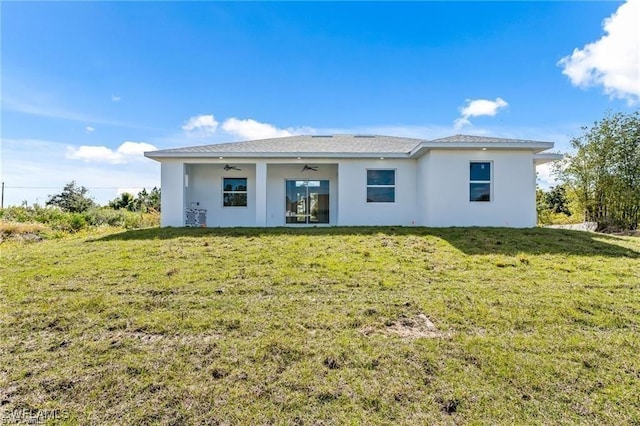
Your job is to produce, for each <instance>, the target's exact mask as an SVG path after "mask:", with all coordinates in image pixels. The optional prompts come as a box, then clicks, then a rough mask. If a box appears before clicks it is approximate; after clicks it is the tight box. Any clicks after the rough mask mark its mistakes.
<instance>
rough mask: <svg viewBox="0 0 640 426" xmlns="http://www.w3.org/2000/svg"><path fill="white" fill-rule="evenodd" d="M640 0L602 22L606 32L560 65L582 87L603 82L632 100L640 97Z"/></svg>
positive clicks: (613, 94)
mask: <svg viewBox="0 0 640 426" xmlns="http://www.w3.org/2000/svg"><path fill="white" fill-rule="evenodd" d="M639 22H640V0H629V1H627V2H626V3H624V4H622V5H621V6H620V7H619V8H618V10H617V11H616V12H615V13H614V14H613V15H611V16H610V17H608V18H607V19H605V20H604V21H603V23H602V26H603V29H604V31H605V33H606V35H604V36H602V37H601V38H600V39H599V40H597V41H595V42H593V43H589V44H587V45H585V46H584V47H583V48H582V49H577V48H576V49H574V51H573V53H572V54H571V55H570V56H565V57H564V58H562V59H561V60H560V61H559V62H558V65H559V66H561V67H563V70H562V73H563V74H564V75H566V76H567V77H569V79H570V80H571V83H572V84H573V85H575V86H578V87H590V86H598V85H601V86H602V87H603V88H604V92H605V93H606V94H608V95H610V96H611V97H614V98H620V99H626V100H627V101H628V102H629V103H630V104H631V103H635V102H637V101H638V100H639V99H640V29H639V28H640V25H638V23H639Z"/></svg>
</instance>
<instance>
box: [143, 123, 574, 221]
mask: <svg viewBox="0 0 640 426" xmlns="http://www.w3.org/2000/svg"><path fill="white" fill-rule="evenodd" d="M552 147H553V143H552V142H540V141H531V140H520V139H503V138H493V137H480V136H468V135H456V136H451V137H447V138H442V139H435V140H421V139H412V138H402V137H393V136H379V135H343V134H341V135H303V136H290V137H283V138H273V139H262V140H253V141H245V142H233V143H222V144H213V145H204V146H194V147H185V148H176V149H164V150H158V151H151V152H146V153H145V156H146V157H149V158H152V159H154V160H156V161H159V162H160V163H161V187H162V226H185V225H195V226H208V227H233V226H256V227H271V226H305V225H306V226H309V225H312V226H313V225H328V226H353V225H400V226H430V227H447V226H506V227H532V226H535V225H536V219H537V218H536V207H535V202H536V201H535V198H536V197H535V190H536V166H537V165H540V164H543V163H546V162H550V161H554V160H558V159H560V158H561V155H559V154H551V153H545V152H544V151H547V150H549V149H550V148H552Z"/></svg>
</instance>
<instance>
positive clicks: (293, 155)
mask: <svg viewBox="0 0 640 426" xmlns="http://www.w3.org/2000/svg"><path fill="white" fill-rule="evenodd" d="M144 156H145V157H147V158H152V159H154V160H160V159H164V158H167V159H168V158H223V159H224V158H287V159H292V160H295V159H297V158H298V157H300V158H381V157H384V158H411V155H410V154H409V153H398V152H350V153H345V152H162V151H149V152H145V153H144Z"/></svg>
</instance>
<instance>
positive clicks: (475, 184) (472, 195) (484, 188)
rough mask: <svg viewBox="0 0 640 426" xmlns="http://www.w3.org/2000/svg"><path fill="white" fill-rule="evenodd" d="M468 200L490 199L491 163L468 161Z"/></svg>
mask: <svg viewBox="0 0 640 426" xmlns="http://www.w3.org/2000/svg"><path fill="white" fill-rule="evenodd" d="M469 201H491V163H490V162H471V163H469Z"/></svg>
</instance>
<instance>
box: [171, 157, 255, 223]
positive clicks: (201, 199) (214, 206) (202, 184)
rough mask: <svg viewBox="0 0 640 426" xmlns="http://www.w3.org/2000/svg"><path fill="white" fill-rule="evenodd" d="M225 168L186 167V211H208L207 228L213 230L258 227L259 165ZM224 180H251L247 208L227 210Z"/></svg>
mask: <svg viewBox="0 0 640 426" xmlns="http://www.w3.org/2000/svg"><path fill="white" fill-rule="evenodd" d="M225 164H226V163H224V164H223V163H220V164H216V163H210V164H187V165H186V167H185V169H186V170H185V172H186V174H187V175H188V176H189V186H188V187H187V188H186V195H185V204H184V205H185V207H196V208H201V209H207V226H210V227H217V226H220V227H232V226H257V224H256V179H255V177H256V166H255V164H241V163H233V165H234V166H236V167H238V168H239V169H241V170H224V166H225ZM163 166H164V164H163ZM223 178H247V207H223V205H222V185H223ZM163 197H164V194H163ZM196 203H199V204H198V205H196ZM163 208H164V206H163ZM163 213H164V212H163ZM182 214H183V215H184V211H183V212H182ZM263 226H264V225H263Z"/></svg>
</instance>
